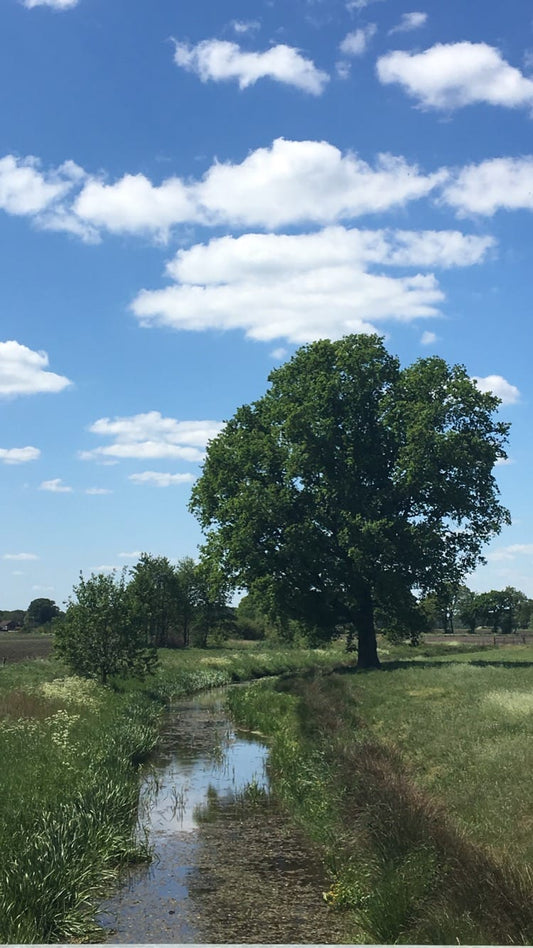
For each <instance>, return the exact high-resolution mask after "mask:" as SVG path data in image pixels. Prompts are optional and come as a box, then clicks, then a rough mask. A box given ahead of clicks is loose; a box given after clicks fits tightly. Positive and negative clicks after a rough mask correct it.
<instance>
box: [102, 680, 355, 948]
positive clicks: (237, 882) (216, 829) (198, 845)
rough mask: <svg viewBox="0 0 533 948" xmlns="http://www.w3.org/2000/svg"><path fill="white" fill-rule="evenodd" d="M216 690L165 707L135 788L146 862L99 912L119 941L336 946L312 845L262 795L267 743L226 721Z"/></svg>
mask: <svg viewBox="0 0 533 948" xmlns="http://www.w3.org/2000/svg"><path fill="white" fill-rule="evenodd" d="M224 697H225V696H224V692H223V691H217V692H210V693H209V692H208V693H204V694H201V695H198V696H193V697H190V698H188V699H184V700H182V701H180V702H179V704H177V705H175V706H174V707H172V708H171V709H170V710H169V712H168V713H167V715H166V720H165V723H164V726H163V729H162V733H161V739H160V743H159V746H158V748H157V751H156V753H155V754H154V755H153V758H152V761H151V768H150V770H149V771H148V772H147V773H146V775H145V777H144V779H143V785H142V788H141V805H140V814H139V817H140V823H141V824H142V825H144V827H145V828H146V831H147V832H148V836H149V842H150V844H151V846H152V847H153V851H154V858H153V861H152V863H151V865H150V866H148V867H146V866H142V867H138V868H136V869H134V870H131V871H129V872H128V874H127V876H126V878H125V879H123V880H122V885H121V886H120V888H119V890H118V891H117V892H116V894H114V895H113V896H112V897H111V898H109V899H108V900H107V901H106V902H105V903H104V904H103V905H102V907H101V914H100V916H99V919H98V920H99V922H100V924H102V925H103V926H104V927H105V928H107V929H108V931H109V941H111V942H118V943H124V944H139V943H152V944H153V943H167V944H168V943H172V944H187V943H205V942H207V943H215V942H223V943H224V942H225V943H233V942H236V943H241V944H243V943H254V942H255V943H285V944H287V943H291V942H292V943H306V942H308V943H315V944H318V943H323V944H327V943H340V942H342V941H343V940H344V939H343V938H342V934H341V932H340V930H339V919H338V917H337V916H335V914H334V913H333V912H332V911H331V910H330V909H328V908H327V906H325V904H324V902H323V899H322V891H323V889H324V888H325V886H326V882H325V879H324V873H323V871H322V868H321V865H320V861H319V859H318V858H317V854H316V853H314V852H313V851H312V850H311V849H310V847H309V844H308V843H307V842H306V841H305V839H304V838H303V836H301V835H300V834H299V833H298V832H297V831H295V829H294V827H293V826H291V824H289V822H288V820H287V819H286V818H285V817H284V815H283V814H282V813H281V812H280V811H279V810H278V809H277V808H276V807H275V806H274V805H273V804H272V802H271V800H270V798H269V783H268V776H267V772H266V762H267V757H268V749H267V747H266V746H265V744H264V743H263V742H262V741H261V740H260V739H258V737H257V736H253V735H249V734H247V733H244V732H242V731H237V730H236V729H235V728H234V726H233V724H232V722H231V720H230V719H229V717H228V714H227V712H226V711H225V709H224Z"/></svg>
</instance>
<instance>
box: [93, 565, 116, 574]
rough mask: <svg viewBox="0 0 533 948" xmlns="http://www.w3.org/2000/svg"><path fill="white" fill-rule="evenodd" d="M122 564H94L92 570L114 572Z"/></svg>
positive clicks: (95, 571)
mask: <svg viewBox="0 0 533 948" xmlns="http://www.w3.org/2000/svg"><path fill="white" fill-rule="evenodd" d="M119 569H120V566H109V565H107V564H105V563H104V564H102V565H101V566H93V568H92V570H91V572H93V573H114V572H115V570H119Z"/></svg>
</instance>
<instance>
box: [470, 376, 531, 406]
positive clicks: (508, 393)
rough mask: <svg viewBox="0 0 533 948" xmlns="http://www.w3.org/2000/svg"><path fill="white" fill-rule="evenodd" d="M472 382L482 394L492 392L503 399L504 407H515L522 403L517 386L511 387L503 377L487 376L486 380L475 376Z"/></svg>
mask: <svg viewBox="0 0 533 948" xmlns="http://www.w3.org/2000/svg"><path fill="white" fill-rule="evenodd" d="M472 380H473V381H474V382H476V383H477V387H478V388H479V389H480V390H481V391H482V392H491V394H492V395H497V396H498V398H501V400H502V404H503V405H515V404H516V402H518V401H520V392H519V391H518V389H517V387H516V385H511V383H510V382H508V381H507V379H504V378H503V376H501V375H486V376H485V377H484V378H480V377H479V376H477V375H474V376H473V377H472Z"/></svg>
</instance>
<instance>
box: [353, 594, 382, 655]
mask: <svg viewBox="0 0 533 948" xmlns="http://www.w3.org/2000/svg"><path fill="white" fill-rule="evenodd" d="M355 625H356V628H357V668H380V667H381V663H380V661H379V658H378V647H377V642H376V629H375V626H374V603H373V600H372V590H371V589H370V587H369V586H365V587H364V588H363V589H362V590H361V594H360V596H359V602H358V609H357V612H356V617H355Z"/></svg>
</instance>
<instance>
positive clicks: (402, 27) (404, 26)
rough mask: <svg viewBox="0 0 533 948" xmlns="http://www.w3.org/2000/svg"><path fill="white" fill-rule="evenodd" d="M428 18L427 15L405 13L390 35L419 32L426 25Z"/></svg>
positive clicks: (390, 31)
mask: <svg viewBox="0 0 533 948" xmlns="http://www.w3.org/2000/svg"><path fill="white" fill-rule="evenodd" d="M427 18H428V15H427V13H418V12H413V13H403V14H402V18H401V20H400V22H399V23H398V24H397V26H393V28H392V30H389V35H391V34H392V33H410V32H411V30H418V29H420V27H421V26H424V25H425V24H426V22H427Z"/></svg>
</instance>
